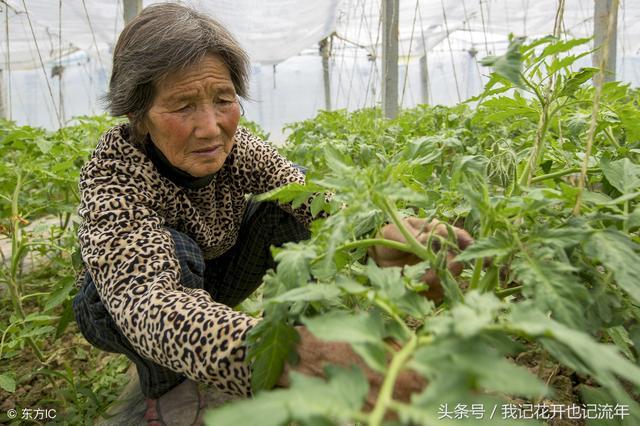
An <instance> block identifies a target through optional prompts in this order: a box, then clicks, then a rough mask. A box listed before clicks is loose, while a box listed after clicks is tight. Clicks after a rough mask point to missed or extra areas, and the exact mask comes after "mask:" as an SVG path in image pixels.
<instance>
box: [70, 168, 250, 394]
mask: <svg viewBox="0 0 640 426" xmlns="http://www.w3.org/2000/svg"><path fill="white" fill-rule="evenodd" d="M121 163H124V161H123V162H118V161H116V160H108V159H101V160H100V161H95V159H94V160H92V161H91V162H90V163H88V164H87V166H86V167H85V168H84V169H83V173H82V176H81V184H80V186H81V194H82V196H81V206H80V209H79V213H80V216H81V217H82V219H83V222H82V225H81V227H80V231H79V238H80V246H81V251H82V256H83V259H84V261H85V263H86V265H87V268H88V270H89V272H90V273H91V275H92V277H93V280H94V282H95V284H96V287H97V289H98V292H99V294H100V296H101V299H102V301H103V303H104V304H105V306H106V308H107V310H108V311H109V312H110V314H111V315H112V317H113V319H114V321H115V322H116V324H117V325H118V327H119V328H120V329H121V331H122V333H123V334H124V336H125V337H126V338H127V340H129V342H130V343H131V345H132V346H133V347H134V349H135V350H136V351H137V352H139V353H140V354H141V355H142V356H144V357H146V358H148V359H150V360H153V361H155V362H156V363H158V364H160V365H162V366H165V367H168V368H170V369H171V370H174V371H176V372H180V373H183V374H185V375H186V376H188V377H189V378H191V379H193V380H196V381H199V382H206V383H210V384H213V385H215V386H216V387H218V388H219V389H220V390H222V391H224V392H227V393H230V394H234V395H242V396H246V395H249V394H250V368H249V366H248V365H247V363H246V362H245V356H246V350H245V346H244V339H245V336H246V334H247V332H248V331H249V330H250V329H251V328H252V327H253V325H255V323H256V321H257V320H255V319H253V318H251V317H249V316H247V315H244V314H242V313H239V312H235V311H233V310H232V309H230V308H229V307H227V306H225V305H222V304H219V303H216V302H214V301H213V299H212V298H211V296H210V295H209V293H207V292H206V291H205V290H201V289H189V288H185V287H183V286H181V285H180V265H179V262H178V260H177V258H176V253H175V246H174V243H173V240H172V239H171V236H170V234H169V232H168V231H167V230H166V228H164V220H163V218H162V217H161V215H160V214H159V213H158V212H157V211H156V210H157V209H156V207H154V206H155V205H156V203H161V202H162V200H158V199H157V198H162V195H161V194H160V193H154V192H153V189H149V188H154V186H153V185H147V182H145V180H148V177H147V176H143V175H140V176H139V175H136V173H137V172H136V171H131V170H132V169H131V168H130V162H127V164H121ZM126 165H129V168H127V167H125V166H126ZM121 166H122V167H121ZM129 171H130V172H129ZM127 173H130V174H129V175H127ZM141 188H142V189H141Z"/></svg>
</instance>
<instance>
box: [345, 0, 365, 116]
mask: <svg viewBox="0 0 640 426" xmlns="http://www.w3.org/2000/svg"><path fill="white" fill-rule="evenodd" d="M362 1H364V0H362ZM357 7H358V2H357V3H356V8H357ZM363 23H364V19H363V15H362V14H361V15H360V25H359V26H358V35H357V36H356V39H357V40H360V34H362V25H363ZM359 52H360V50H356V54H355V55H354V56H353V64H352V66H351V77H350V79H349V89H348V90H347V109H349V102H350V101H351V89H352V88H353V77H354V76H355V72H356V62H357V60H358V53H359Z"/></svg>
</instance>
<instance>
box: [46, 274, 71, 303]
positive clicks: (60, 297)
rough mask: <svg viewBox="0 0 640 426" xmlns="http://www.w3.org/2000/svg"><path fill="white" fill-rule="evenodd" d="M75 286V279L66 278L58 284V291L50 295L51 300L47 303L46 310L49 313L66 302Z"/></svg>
mask: <svg viewBox="0 0 640 426" xmlns="http://www.w3.org/2000/svg"><path fill="white" fill-rule="evenodd" d="M74 284H75V278H74V277H65V278H63V279H61V280H60V281H59V282H58V283H57V284H56V286H55V287H56V289H55V290H54V291H53V292H52V293H51V294H50V295H49V298H48V299H47V303H45V305H44V310H45V311H48V310H50V309H53V308H55V307H56V306H58V305H59V304H61V303H62V302H64V301H65V300H67V297H68V296H69V293H70V292H71V290H72V289H73V287H74Z"/></svg>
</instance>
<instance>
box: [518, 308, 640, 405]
mask: <svg viewBox="0 0 640 426" xmlns="http://www.w3.org/2000/svg"><path fill="white" fill-rule="evenodd" d="M509 327H510V328H511V329H519V330H521V331H523V332H525V333H526V334H528V335H530V336H538V337H540V338H541V340H540V341H541V342H542V344H543V345H544V347H545V348H546V349H547V350H548V351H549V352H550V353H551V354H552V355H553V356H554V357H555V358H556V359H558V360H559V361H560V362H562V363H563V364H565V365H567V366H569V367H571V368H573V369H575V370H576V371H578V372H580V373H582V374H589V375H591V376H593V377H594V378H595V379H596V381H597V382H598V383H600V384H601V385H602V386H604V387H606V388H607V389H608V391H609V392H611V395H613V396H614V397H615V398H616V400H617V401H618V402H620V403H625V404H629V405H630V412H631V413H633V412H636V413H638V412H640V405H639V404H638V403H636V402H634V401H633V400H632V399H631V398H630V397H629V396H628V395H627V393H626V392H625V391H624V388H623V387H622V385H621V384H620V382H619V381H618V379H617V377H623V378H624V379H625V380H626V381H629V382H631V383H633V384H635V385H636V386H640V367H638V366H637V365H635V364H633V363H632V362H631V361H629V360H627V359H626V358H625V357H624V356H622V355H621V354H620V352H619V350H618V348H617V347H616V346H614V345H608V344H603V343H599V342H596V341H595V340H594V339H593V338H592V337H591V336H589V335H588V334H586V333H584V332H582V331H579V330H575V329H571V328H569V327H566V326H565V325H563V324H561V323H558V322H557V321H553V320H552V319H550V318H548V317H547V316H546V315H544V313H542V312H540V311H538V310H536V309H532V307H531V306H530V305H527V304H519V305H515V306H514V307H513V308H512V322H511V323H510V324H509Z"/></svg>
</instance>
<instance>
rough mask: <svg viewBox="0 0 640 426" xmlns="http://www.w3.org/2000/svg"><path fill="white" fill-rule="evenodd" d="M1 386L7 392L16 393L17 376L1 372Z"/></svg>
mask: <svg viewBox="0 0 640 426" xmlns="http://www.w3.org/2000/svg"><path fill="white" fill-rule="evenodd" d="M0 388H2V389H4V390H5V391H6V392H9V393H14V392H15V391H16V379H15V377H14V376H13V375H9V374H0Z"/></svg>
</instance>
